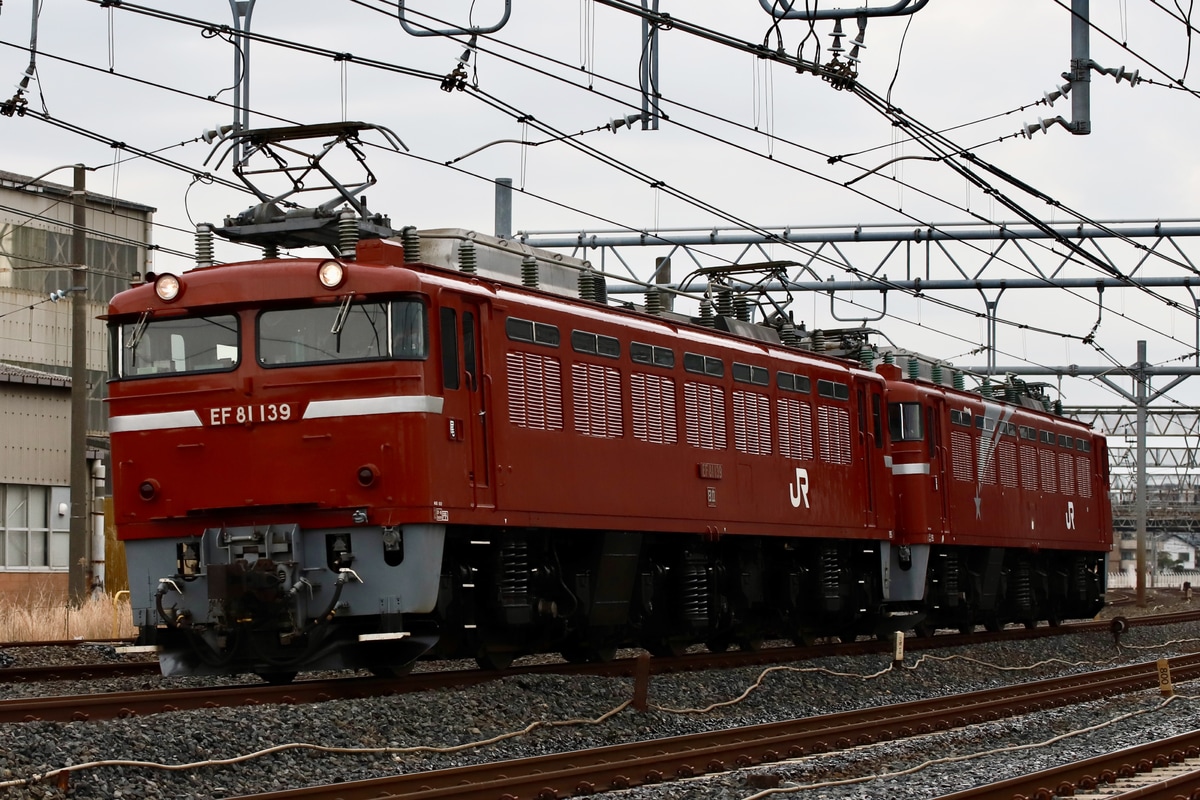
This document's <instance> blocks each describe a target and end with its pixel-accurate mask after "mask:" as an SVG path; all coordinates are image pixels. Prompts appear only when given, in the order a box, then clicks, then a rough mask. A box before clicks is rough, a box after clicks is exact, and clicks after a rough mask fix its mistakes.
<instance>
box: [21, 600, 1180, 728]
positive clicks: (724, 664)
mask: <svg viewBox="0 0 1200 800" xmlns="http://www.w3.org/2000/svg"><path fill="white" fill-rule="evenodd" d="M1198 619H1200V611H1193V612H1182V613H1176V614H1168V615H1157V616H1153V617H1135V618H1132V619H1130V620H1127V621H1119V622H1117V623H1116V624H1115V625H1114V623H1113V622H1100V621H1092V622H1081V623H1073V624H1069V625H1062V626H1058V627H1055V628H1050V627H1039V628H1032V629H1024V628H1012V629H1007V630H1003V631H995V632H980V633H974V634H942V635H938V636H932V637H924V638H916V637H909V638H908V639H906V640H905V648H906V649H908V650H925V649H933V648H942V647H954V646H962V645H969V644H978V643H982V642H994V641H1008V640H1021V639H1030V638H1038V637H1044V636H1061V635H1065V634H1070V633H1089V632H1096V631H1109V630H1111V631H1113V632H1114V636H1119V635H1120V632H1121V631H1123V630H1125V629H1127V628H1128V627H1131V626H1134V625H1151V624H1158V625H1163V624H1174V623H1179V622H1187V621H1194V620H1198ZM22 644H23V645H26V646H29V645H32V644H33V643H22ZM890 651H891V645H890V644H889V643H887V642H880V641H874V640H871V641H859V642H851V643H840V644H825V645H814V646H809V647H775V648H768V649H763V650H750V651H741V650H739V651H731V652H725V653H708V652H701V653H692V654H687V655H683V656H678V657H656V658H653V659H648V660H647V659H644V658H643V659H638V658H625V659H619V660H616V661H612V662H609V663H604V664H574V665H573V664H565V663H553V664H535V665H527V666H517V667H514V668H512V669H509V670H506V671H503V672H489V671H484V670H479V669H466V670H462V669H450V670H437V671H422V672H415V673H413V674H410V675H406V676H403V677H399V678H367V677H336V678H325V679H312V680H302V681H297V682H295V683H292V684H287V685H271V684H266V683H249V684H239V685H233V686H230V685H222V686H214V687H192V688H160V689H150V690H145V689H142V690H138V691H128V692H104V693H99V694H97V693H92V694H83V695H63V696H53V697H33V698H19V699H12V700H4V701H0V723H10V722H30V721H36V720H43V721H56V722H80V721H99V720H105V719H116V718H126V717H133V716H142V715H148V714H158V713H165V712H171V711H181V710H188V709H200V708H216V707H230V706H254V705H262V704H269V703H279V704H285V705H286V704H297V703H317V702H325V701H328V700H335V699H356V698H363V697H385V696H388V695H393V694H402V693H409V692H421V691H429V690H434V689H445V688H452V687H463V686H470V685H473V684H477V683H482V682H486V681H489V680H493V679H496V678H499V677H509V676H516V675H533V674H545V673H570V674H579V675H588V676H608V677H637V676H638V675H639V673H640V674H642V675H643V679H645V678H648V676H649V675H654V674H668V673H674V672H688V671H699V670H709V669H732V668H735V667H745V666H761V665H768V664H782V663H790V662H795V661H802V660H808V659H814V658H821V657H827V656H849V655H863V654H878V653H887V652H890ZM157 667H158V665H157V662H119V663H100V664H78V665H58V666H49V667H31V668H25V669H16V668H9V669H5V670H0V675H3V677H4V679H5V680H7V681H15V680H21V681H36V680H88V679H99V678H110V677H118V676H137V675H145V674H148V673H151V672H155V671H157ZM643 689H644V687H643Z"/></svg>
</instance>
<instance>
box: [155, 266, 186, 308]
mask: <svg viewBox="0 0 1200 800" xmlns="http://www.w3.org/2000/svg"><path fill="white" fill-rule="evenodd" d="M182 292H183V283H182V282H181V281H180V280H179V276H178V275H172V274H171V273H169V272H165V273H163V274H162V275H159V276H158V277H157V278H156V279H155V280H154V293H155V294H157V295H158V299H159V300H162V301H163V302H164V303H169V302H171V301H172V300H174V299H175V298H177V297H179V295H180V294H181V293H182Z"/></svg>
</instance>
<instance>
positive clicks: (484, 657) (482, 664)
mask: <svg viewBox="0 0 1200 800" xmlns="http://www.w3.org/2000/svg"><path fill="white" fill-rule="evenodd" d="M514 658H516V653H514V652H513V651H512V650H489V649H486V648H485V649H483V650H480V651H479V652H478V653H477V654H476V655H475V663H476V664H478V665H479V668H480V669H486V670H491V671H493V672H499V671H501V670H506V669H508V668H509V667H511V666H512V662H513V659H514Z"/></svg>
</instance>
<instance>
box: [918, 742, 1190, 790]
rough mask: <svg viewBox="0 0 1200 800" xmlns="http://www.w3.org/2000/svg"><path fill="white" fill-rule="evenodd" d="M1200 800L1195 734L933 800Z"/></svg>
mask: <svg viewBox="0 0 1200 800" xmlns="http://www.w3.org/2000/svg"><path fill="white" fill-rule="evenodd" d="M1067 797H1070V798H1074V799H1075V800H1098V799H1099V798H1104V800H1118V798H1125V800H1134V798H1137V800H1181V799H1182V800H1200V731H1191V732H1189V733H1186V734H1183V735H1181V736H1175V737H1172V738H1170V739H1163V740H1160V741H1156V742H1149V743H1147V744H1144V745H1140V746H1138V747H1130V748H1127V749H1125V750H1118V751H1115V752H1112V753H1105V754H1103V755H1099V756H1096V757H1095V758H1090V759H1087V760H1085V761H1077V762H1074V763H1071V764H1065V765H1063V766H1061V767H1057V768H1054V769H1048V770H1043V771H1041V772H1035V773H1031V774H1029V775H1021V776H1019V777H1016V778H1010V779H1008V780H1005V781H999V782H997V783H992V784H988V785H987V786H979V787H976V788H973V789H965V790H963V791H961V792H955V793H954V794H948V795H943V796H942V797H939V798H937V800H1055V799H1056V798H1067Z"/></svg>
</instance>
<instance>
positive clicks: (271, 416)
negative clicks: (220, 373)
mask: <svg viewBox="0 0 1200 800" xmlns="http://www.w3.org/2000/svg"><path fill="white" fill-rule="evenodd" d="M201 417H202V418H203V419H206V420H207V421H208V424H209V425H245V424H247V423H256V422H287V421H288V420H291V419H295V418H296V414H295V411H294V409H293V408H292V404H291V403H256V404H254V405H249V406H223V407H221V408H210V409H208V412H207V413H206V414H201Z"/></svg>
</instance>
